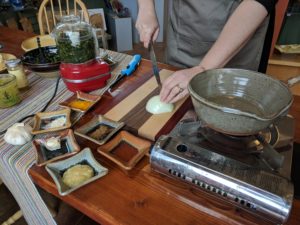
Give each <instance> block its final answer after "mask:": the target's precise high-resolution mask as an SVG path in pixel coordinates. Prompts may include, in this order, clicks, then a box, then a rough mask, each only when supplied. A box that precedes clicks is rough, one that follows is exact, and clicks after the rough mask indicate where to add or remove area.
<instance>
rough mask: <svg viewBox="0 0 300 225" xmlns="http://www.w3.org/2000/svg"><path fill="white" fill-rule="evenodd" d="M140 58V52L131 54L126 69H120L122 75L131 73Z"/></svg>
mask: <svg viewBox="0 0 300 225" xmlns="http://www.w3.org/2000/svg"><path fill="white" fill-rule="evenodd" d="M141 59H142V56H141V55H140V54H136V55H134V56H133V58H132V60H131V61H130V62H129V63H128V65H127V67H126V69H123V70H121V75H122V76H129V75H131V74H132V73H133V72H134V71H135V70H136V69H137V67H138V65H139V64H140V62H141Z"/></svg>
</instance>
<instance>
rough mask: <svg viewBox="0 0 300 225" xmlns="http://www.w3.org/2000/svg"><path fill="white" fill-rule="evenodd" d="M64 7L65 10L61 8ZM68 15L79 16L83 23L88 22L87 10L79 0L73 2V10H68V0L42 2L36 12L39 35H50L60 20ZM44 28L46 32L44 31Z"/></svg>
mask: <svg viewBox="0 0 300 225" xmlns="http://www.w3.org/2000/svg"><path fill="white" fill-rule="evenodd" d="M63 3H64V4H63ZM64 6H65V8H63V7H64ZM70 14H75V15H79V16H80V17H81V18H82V19H83V20H84V21H86V22H89V13H88V10H87V8H86V6H85V4H84V3H83V2H82V1H81V0H73V9H70V1H69V0H65V1H64V2H62V1H61V0H57V1H55V3H54V0H43V2H42V3H41V5H40V8H39V12H38V23H39V28H40V34H41V35H44V34H46V32H47V33H48V34H49V33H51V31H52V29H53V28H54V26H56V24H57V23H58V22H59V20H60V18H61V17H62V16H64V15H70ZM45 27H46V30H47V31H45Z"/></svg>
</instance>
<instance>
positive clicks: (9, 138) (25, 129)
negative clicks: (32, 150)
mask: <svg viewBox="0 0 300 225" xmlns="http://www.w3.org/2000/svg"><path fill="white" fill-rule="evenodd" d="M31 130H32V128H31V127H30V126H29V125H27V124H26V125H25V124H24V123H15V124H14V125H12V126H11V127H10V128H8V129H7V131H6V133H5V135H4V140H5V141H6V142H7V143H8V144H11V145H24V144H25V143H27V142H28V141H30V140H31V139H32V135H31V133H30V131H31Z"/></svg>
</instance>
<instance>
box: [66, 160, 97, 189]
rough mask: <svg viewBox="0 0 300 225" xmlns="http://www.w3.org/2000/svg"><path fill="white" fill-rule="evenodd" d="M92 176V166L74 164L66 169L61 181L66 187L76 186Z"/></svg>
mask: <svg viewBox="0 0 300 225" xmlns="http://www.w3.org/2000/svg"><path fill="white" fill-rule="evenodd" d="M93 176H94V171H93V168H92V167H90V166H89V165H80V164H78V165H75V166H72V167H70V168H69V169H67V170H66V171H65V172H64V174H63V178H62V181H63V182H64V184H65V185H67V186H68V187H71V188H73V187H76V186H78V185H80V184H82V183H83V182H85V181H86V180H88V179H90V178H91V177H93Z"/></svg>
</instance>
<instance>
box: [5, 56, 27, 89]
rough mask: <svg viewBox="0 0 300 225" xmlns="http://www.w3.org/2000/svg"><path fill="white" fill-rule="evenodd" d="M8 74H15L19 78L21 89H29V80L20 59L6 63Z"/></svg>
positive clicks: (18, 83) (18, 82)
mask: <svg viewBox="0 0 300 225" xmlns="http://www.w3.org/2000/svg"><path fill="white" fill-rule="evenodd" d="M5 64H6V69H7V71H8V73H10V74H13V75H15V76H16V78H17V85H18V88H19V89H23V88H27V87H28V79H27V76H26V74H25V71H24V68H23V65H22V62H21V60H20V59H10V60H7V61H6V62H5Z"/></svg>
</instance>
